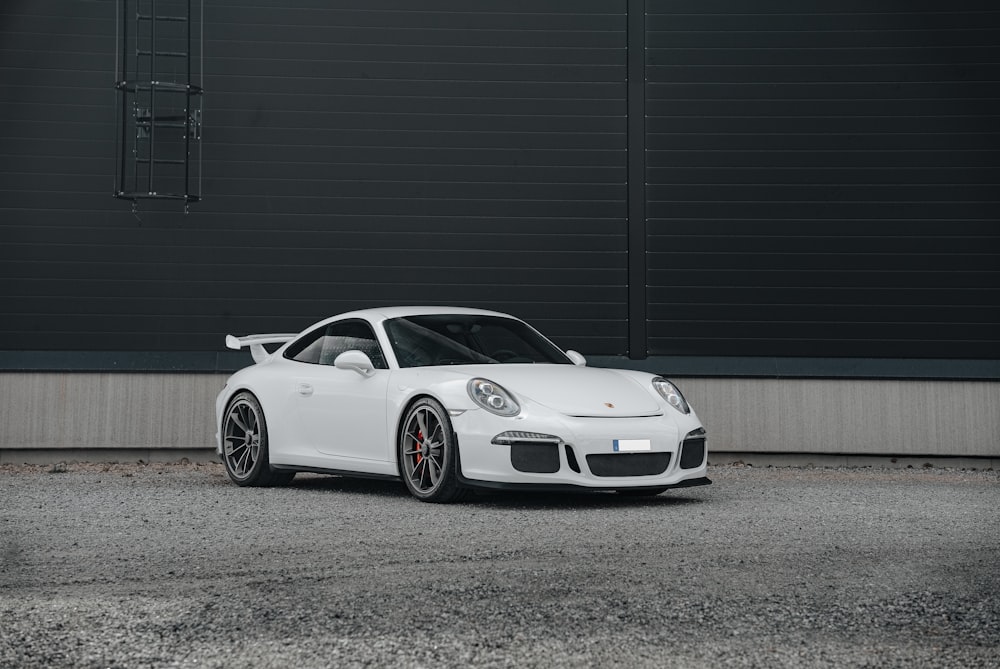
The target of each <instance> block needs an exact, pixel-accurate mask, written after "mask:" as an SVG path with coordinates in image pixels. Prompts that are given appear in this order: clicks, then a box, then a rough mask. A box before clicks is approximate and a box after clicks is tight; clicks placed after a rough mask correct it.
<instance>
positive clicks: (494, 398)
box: [468, 379, 521, 417]
mask: <svg viewBox="0 0 1000 669" xmlns="http://www.w3.org/2000/svg"><path fill="white" fill-rule="evenodd" d="M468 388H469V397H471V398H472V400H473V401H474V402H475V403H476V404H478V405H479V406H481V407H482V408H484V409H486V410H487V411H489V412H490V413H495V414H496V415H498V416H508V417H510V416H516V415H517V414H519V413H521V407H520V406H518V404H517V402H516V401H515V400H514V398H513V397H512V396H511V394H510V393H508V392H507V391H506V390H504V389H503V388H502V387H501V386H499V385H497V384H495V383H493V382H492V381H489V380H487V379H472V380H471V381H469V386H468Z"/></svg>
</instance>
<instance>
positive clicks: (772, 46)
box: [646, 0, 1000, 358]
mask: <svg viewBox="0 0 1000 669" xmlns="http://www.w3.org/2000/svg"><path fill="white" fill-rule="evenodd" d="M647 6H648V12H649V15H648V18H647V30H648V42H647V46H648V52H647V63H648V66H647V78H648V79H647V80H648V100H647V103H646V112H647V114H648V119H647V133H648V134H647V149H648V154H647V156H648V159H647V174H648V187H647V197H648V204H647V215H648V217H649V220H648V223H647V225H648V230H649V242H648V251H649V272H648V277H649V289H648V298H649V307H648V308H649V349H650V352H651V353H653V354H666V353H670V354H701V355H704V354H709V353H710V352H714V353H716V354H717V353H723V352H724V353H731V354H739V355H770V356H782V355H789V356H797V355H805V356H857V357H888V358H892V357H902V358H906V357H940V358H958V357H968V358H995V357H997V355H998V353H1000V346H998V341H1000V229H998V221H1000V5H997V4H996V3H995V2H988V1H978V2H977V1H971V2H970V1H959V2H939V1H929V0H916V1H908V2H897V1H894V0H864V1H860V0H858V1H851V0H848V1H845V0H811V1H809V2H802V1H801V0H760V1H755V2H731V1H724V0H683V1H677V0H649V2H648V3H647Z"/></svg>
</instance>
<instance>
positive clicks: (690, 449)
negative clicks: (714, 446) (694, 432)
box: [681, 436, 705, 469]
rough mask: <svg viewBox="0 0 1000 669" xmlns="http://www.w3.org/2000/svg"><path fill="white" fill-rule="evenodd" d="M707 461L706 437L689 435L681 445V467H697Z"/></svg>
mask: <svg viewBox="0 0 1000 669" xmlns="http://www.w3.org/2000/svg"><path fill="white" fill-rule="evenodd" d="M704 461H705V437H704V436H700V437H689V438H687V439H685V440H684V443H683V444H682V445H681V469H697V468H698V467H701V463H702V462H704Z"/></svg>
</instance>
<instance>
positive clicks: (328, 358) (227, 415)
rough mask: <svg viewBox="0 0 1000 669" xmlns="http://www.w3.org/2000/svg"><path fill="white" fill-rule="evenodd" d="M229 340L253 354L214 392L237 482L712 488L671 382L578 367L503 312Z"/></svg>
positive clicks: (465, 312) (337, 319)
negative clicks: (303, 479) (306, 479)
mask: <svg viewBox="0 0 1000 669" xmlns="http://www.w3.org/2000/svg"><path fill="white" fill-rule="evenodd" d="M226 344H227V346H228V347H229V348H234V349H238V348H242V347H244V346H249V347H250V350H251V353H252V354H253V358H254V360H255V361H256V364H254V365H252V366H250V367H247V368H246V369H242V370H240V371H238V372H236V373H235V374H233V376H231V377H230V378H229V380H228V382H227V383H226V386H225V388H223V390H222V392H221V393H220V394H219V397H218V399H217V401H216V415H217V419H218V420H217V422H216V425H217V427H218V430H219V432H218V433H217V435H216V437H217V450H218V453H219V455H220V457H221V459H222V460H223V462H224V463H225V465H226V471H227V472H228V474H229V477H230V478H231V479H232V480H233V481H234V482H235V483H237V484H238V485H241V486H250V485H277V484H281V483H285V482H287V481H289V480H291V478H292V477H293V476H294V475H295V472H320V473H329V474H342V475H351V476H367V477H379V478H392V479H400V478H401V479H402V480H403V483H404V484H406V487H407V489H409V491H410V493H411V494H412V495H413V496H414V497H416V498H417V499H420V500H423V501H426V502H450V501H454V500H457V499H459V498H460V497H461V496H462V495H463V494H464V492H465V491H467V490H469V489H472V488H492V489H521V488H531V489H533V490H584V489H590V490H615V491H618V492H620V493H623V494H633V495H656V494H659V493H661V492H663V491H664V490H667V489H668V488H681V487H689V486H696V485H706V484H708V483H711V481H709V479H708V478H707V477H706V473H707V452H706V448H705V430H704V429H703V428H702V425H701V423H700V422H699V420H698V417H697V416H696V415H695V413H694V411H692V410H691V407H689V406H688V404H687V402H686V401H685V400H684V397H683V396H682V395H681V393H680V391H679V390H678V389H677V388H676V387H675V386H674V385H673V384H672V383H670V382H669V381H667V380H666V379H663V378H661V377H658V376H654V375H652V374H646V373H644V372H636V371H628V370H617V369H598V368H593V367H586V361H585V360H584V358H583V356H582V355H580V354H579V353H576V352H575V351H566V352H563V351H562V350H560V349H559V348H558V347H556V346H555V345H554V344H553V343H552V342H550V341H549V340H548V339H546V338H545V337H543V336H542V335H541V334H539V333H538V331H536V330H535V329H533V328H532V327H531V326H529V325H528V324H527V323H525V322H523V321H520V320H518V319H516V318H513V317H511V316H508V315H506V314H500V313H496V312H492V311H482V310H478V309H460V308H442V307H396V308H386V309H369V310H365V311H355V312H351V313H347V314H342V315H340V316H334V317H333V318H329V319H327V320H324V321H321V322H319V323H317V324H315V325H313V326H312V327H310V328H308V329H307V330H305V331H304V332H302V333H301V334H298V335H292V334H275V335H250V336H247V337H233V336H231V335H230V336H229V337H227V338H226ZM265 344H282V346H281V347H280V348H278V349H277V350H276V351H275V352H274V353H268V352H267V350H265V348H264V345H265Z"/></svg>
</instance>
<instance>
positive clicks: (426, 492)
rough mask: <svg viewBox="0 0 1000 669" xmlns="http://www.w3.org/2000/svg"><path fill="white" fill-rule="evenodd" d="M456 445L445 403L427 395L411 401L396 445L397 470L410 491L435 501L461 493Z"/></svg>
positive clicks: (412, 493)
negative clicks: (411, 403) (442, 403)
mask: <svg viewBox="0 0 1000 669" xmlns="http://www.w3.org/2000/svg"><path fill="white" fill-rule="evenodd" d="M457 448H458V447H457V444H456V443H455V436H454V432H452V427H451V420H450V419H449V418H448V412H447V411H445V409H444V407H443V406H441V404H440V403H439V402H437V401H436V400H434V399H432V398H430V397H425V398H422V399H420V400H417V401H416V402H414V403H413V405H411V406H410V408H409V409H408V410H407V412H406V415H405V416H404V418H403V422H402V429H401V430H400V433H399V444H398V448H397V452H398V459H399V474H400V476H401V477H402V479H403V482H404V483H405V484H406V488H407V490H409V491H410V494H411V495H413V496H414V497H416V498H417V499H419V500H421V501H424V502H438V503H446V502H454V501H457V500H458V499H460V498H461V497H463V495H464V493H465V489H464V488H462V487H461V486H460V485H459V483H458V457H457V455H458V454H457Z"/></svg>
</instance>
